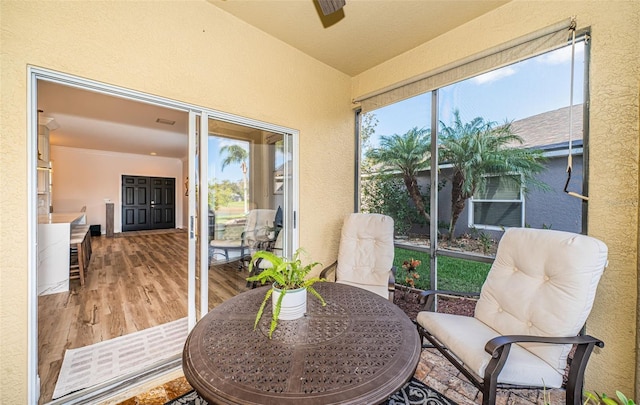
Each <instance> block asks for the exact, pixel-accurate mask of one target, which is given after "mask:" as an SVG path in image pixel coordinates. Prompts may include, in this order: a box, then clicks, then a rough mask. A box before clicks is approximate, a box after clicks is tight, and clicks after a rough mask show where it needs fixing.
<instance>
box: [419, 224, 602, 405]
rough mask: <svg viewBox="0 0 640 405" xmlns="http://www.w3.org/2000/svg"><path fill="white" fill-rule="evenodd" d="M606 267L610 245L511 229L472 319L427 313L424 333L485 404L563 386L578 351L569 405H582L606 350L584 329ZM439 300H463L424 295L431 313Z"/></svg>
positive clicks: (574, 236)
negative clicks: (593, 364) (507, 394)
mask: <svg viewBox="0 0 640 405" xmlns="http://www.w3.org/2000/svg"><path fill="white" fill-rule="evenodd" d="M606 263H607V246H606V245H605V244H604V243H602V242H601V241H599V240H597V239H595V238H592V237H589V236H585V235H577V234H573V233H568V232H560V231H552V230H541V229H525V228H512V229H508V230H507V231H506V232H505V234H504V236H503V237H502V240H501V241H500V243H499V245H498V251H497V254H496V259H495V261H494V263H493V265H492V267H491V270H490V271H489V274H488V276H487V279H486V281H485V283H484V285H483V286H482V289H481V292H480V296H479V300H478V303H477V305H476V310H475V314H474V316H473V317H465V316H459V315H449V314H442V313H437V312H432V311H423V312H420V313H419V314H418V316H417V323H418V331H419V332H420V335H421V336H422V337H423V338H424V339H427V340H428V341H429V342H430V344H431V345H432V347H435V348H437V349H438V350H439V351H440V352H442V353H443V355H444V356H445V357H447V359H449V361H451V363H452V364H454V365H455V366H456V367H457V368H458V369H459V370H460V371H461V372H462V373H463V374H464V375H465V376H466V377H467V378H468V379H469V380H470V381H471V382H472V383H473V384H474V385H475V386H476V387H477V388H478V389H479V390H481V392H482V403H483V404H485V405H489V404H494V403H495V401H496V388H497V387H505V388H515V387H521V388H531V387H546V388H559V387H561V386H562V384H563V374H564V372H565V368H566V366H567V357H568V355H569V351H570V350H571V348H572V345H575V346H576V351H575V354H574V356H573V360H572V361H571V367H570V369H569V375H568V382H567V384H566V403H567V404H571V405H578V404H581V403H582V388H583V387H582V385H583V377H584V371H585V368H586V366H587V361H588V359H589V356H590V355H591V352H592V350H593V349H594V347H595V346H599V347H603V346H604V343H603V342H602V341H601V340H598V339H596V338H594V337H591V336H587V335H582V334H581V330H582V329H583V325H584V324H585V322H586V320H587V317H588V316H589V312H590V311H591V308H592V305H593V301H594V297H595V294H596V288H597V286H598V282H599V280H600V277H601V275H602V273H603V271H604V268H605V265H606ZM437 294H446V295H457V293H453V292H451V291H428V292H425V294H424V296H425V298H426V306H425V308H427V309H433V303H434V299H433V298H434V297H435V296H436V295H437ZM463 295H464V294H463Z"/></svg>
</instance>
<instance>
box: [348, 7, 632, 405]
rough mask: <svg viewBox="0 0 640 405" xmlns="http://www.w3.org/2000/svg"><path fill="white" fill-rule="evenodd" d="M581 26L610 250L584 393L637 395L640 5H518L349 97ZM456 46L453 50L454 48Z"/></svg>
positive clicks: (408, 58)
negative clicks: (598, 344) (562, 26)
mask: <svg viewBox="0 0 640 405" xmlns="http://www.w3.org/2000/svg"><path fill="white" fill-rule="evenodd" d="M571 16H576V18H577V23H578V28H579V29H580V28H586V27H591V33H592V41H591V65H590V68H591V72H590V89H589V90H590V93H591V97H590V100H591V108H590V119H589V125H590V143H591V149H590V153H591V155H590V162H589V171H590V181H589V197H590V200H589V211H588V218H589V222H588V228H589V234H590V235H592V236H595V237H598V238H601V239H602V240H603V241H604V242H605V243H606V244H607V245H608V246H609V266H608V268H607V270H606V272H605V274H604V277H603V279H602V281H601V282H600V285H599V288H598V294H597V297H596V302H595V305H594V308H593V311H592V313H591V316H590V318H589V321H588V325H587V332H588V333H590V334H592V335H594V336H596V337H599V338H601V339H603V340H604V341H605V343H606V347H605V348H604V349H603V350H596V351H595V353H594V355H593V356H592V359H591V361H590V363H589V367H588V370H587V376H586V388H587V389H589V390H597V391H599V392H602V391H605V392H609V393H613V392H614V390H615V389H619V390H621V391H623V392H626V393H630V395H634V384H635V379H636V378H635V375H636V333H637V324H636V307H637V269H638V135H639V134H638V120H639V114H638V93H639V91H638V88H639V81H638V79H639V78H640V53H639V52H638V49H640V35H639V34H638V33H639V32H640V2H638V1H633V0H626V1H579V2H578V1H524V0H523V1H520V0H514V1H512V2H510V3H508V4H506V5H505V6H503V7H501V8H499V9H497V10H495V11H493V12H491V13H488V14H486V15H484V16H482V17H480V18H477V19H475V20H474V21H471V22H470V23H468V24H465V25H464V26H461V27H459V28H458V29H455V30H452V31H450V32H448V33H446V34H444V35H442V36H440V37H439V38H437V39H435V40H433V41H430V42H428V43H425V44H423V45H421V46H419V47H417V48H415V49H413V50H412V51H409V52H407V53H405V54H402V55H400V56H398V57H396V58H393V59H391V60H389V61H387V62H384V63H382V64H381V65H379V66H377V67H375V68H373V69H370V70H368V71H366V72H364V73H362V74H360V75H359V76H357V77H355V78H354V80H353V86H352V97H353V98H355V97H357V96H361V95H364V94H367V93H369V92H372V91H375V90H377V89H381V88H384V87H386V86H389V85H391V84H393V83H397V82H400V81H402V80H405V79H408V78H410V77H413V76H416V75H418V74H421V73H424V72H427V71H430V70H433V69H435V68H437V67H439V66H443V65H446V64H447V63H451V62H453V61H455V60H458V59H462V58H464V57H467V56H469V55H472V54H475V53H477V52H479V51H482V50H483V49H487V48H490V47H493V46H495V45H498V44H500V43H503V42H506V41H508V40H511V39H514V38H517V37H520V36H522V35H525V34H527V33H530V32H534V31H536V30H539V29H541V28H543V27H546V26H548V25H551V24H553V23H555V22H558V21H561V20H564V19H568V18H569V17H571ZM454 45H455V46H454Z"/></svg>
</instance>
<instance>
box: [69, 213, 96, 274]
mask: <svg viewBox="0 0 640 405" xmlns="http://www.w3.org/2000/svg"><path fill="white" fill-rule="evenodd" d="M69 248H70V250H69V253H70V260H69V263H70V266H69V279H72V280H75V279H80V285H84V276H85V273H86V271H87V268H88V267H89V261H90V260H91V235H90V232H89V225H73V226H72V227H71V238H70V243H69Z"/></svg>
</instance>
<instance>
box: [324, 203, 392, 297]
mask: <svg viewBox="0 0 640 405" xmlns="http://www.w3.org/2000/svg"><path fill="white" fill-rule="evenodd" d="M393 256H394V246H393V218H391V217H390V216H387V215H382V214H362V213H356V214H350V215H348V216H347V217H346V218H345V219H344V223H343V225H342V233H341V236H340V246H339V248H338V260H337V261H336V262H335V263H333V264H332V265H331V266H329V267H327V268H325V269H324V270H322V272H321V273H320V277H321V278H327V277H328V276H329V274H331V273H333V272H335V281H336V282H338V283H343V284H349V285H352V286H356V287H360V288H364V289H365V290H369V291H371V292H374V293H376V294H378V295H380V296H382V297H384V298H388V299H389V300H391V301H392V302H393V292H394V288H395V277H394V271H393V270H394V269H393Z"/></svg>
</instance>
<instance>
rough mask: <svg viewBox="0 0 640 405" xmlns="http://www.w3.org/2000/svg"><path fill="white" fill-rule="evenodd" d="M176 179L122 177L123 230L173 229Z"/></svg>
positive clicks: (174, 222)
mask: <svg viewBox="0 0 640 405" xmlns="http://www.w3.org/2000/svg"><path fill="white" fill-rule="evenodd" d="M175 224H176V221H175V179H174V178H164V177H146V176H129V175H123V176H122V231H123V232H126V231H141V230H148V229H167V228H175Z"/></svg>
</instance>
